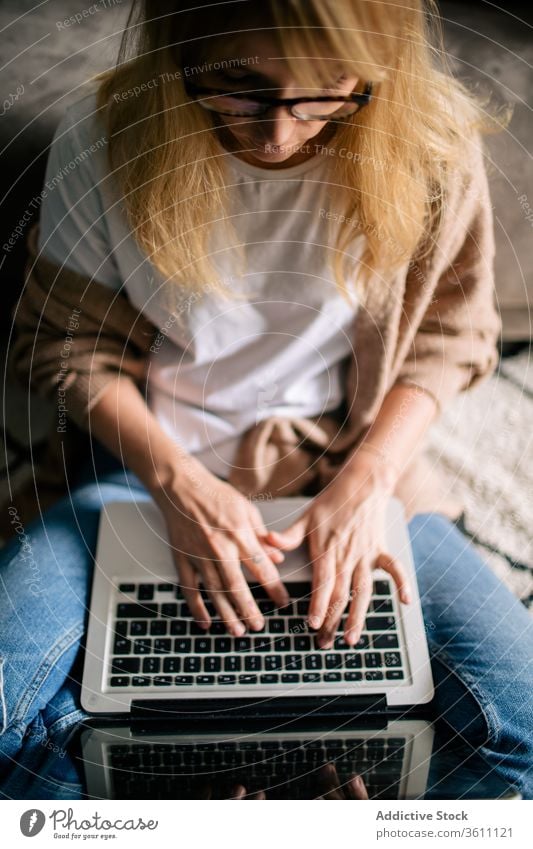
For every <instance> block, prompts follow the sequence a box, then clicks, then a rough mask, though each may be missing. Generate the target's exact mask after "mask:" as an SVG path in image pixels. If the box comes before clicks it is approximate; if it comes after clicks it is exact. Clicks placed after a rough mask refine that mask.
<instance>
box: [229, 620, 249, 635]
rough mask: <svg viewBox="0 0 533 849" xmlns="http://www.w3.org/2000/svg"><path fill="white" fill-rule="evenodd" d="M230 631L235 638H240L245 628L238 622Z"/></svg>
mask: <svg viewBox="0 0 533 849" xmlns="http://www.w3.org/2000/svg"><path fill="white" fill-rule="evenodd" d="M232 631H233V633H234V634H235V636H236V637H242V635H243V634H244V632H245V631H246V628H245V627H244V625H243V624H242V623H241V622H238V623H237V624H236V625H233V626H232Z"/></svg>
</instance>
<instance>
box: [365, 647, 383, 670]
mask: <svg viewBox="0 0 533 849" xmlns="http://www.w3.org/2000/svg"><path fill="white" fill-rule="evenodd" d="M382 665H383V658H382V655H381V652H379V651H369V652H366V653H365V666H366V667H367V669H379V668H380V667H381V666H382Z"/></svg>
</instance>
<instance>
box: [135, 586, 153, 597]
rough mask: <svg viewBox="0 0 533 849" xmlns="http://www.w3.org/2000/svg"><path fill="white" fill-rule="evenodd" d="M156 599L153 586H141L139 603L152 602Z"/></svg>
mask: <svg viewBox="0 0 533 849" xmlns="http://www.w3.org/2000/svg"><path fill="white" fill-rule="evenodd" d="M153 597H154V585H153V584H139V592H138V594H137V598H138V599H139V601H152V599H153Z"/></svg>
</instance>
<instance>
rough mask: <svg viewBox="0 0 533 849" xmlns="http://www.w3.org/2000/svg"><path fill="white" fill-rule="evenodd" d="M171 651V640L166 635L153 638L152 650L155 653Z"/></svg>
mask: <svg viewBox="0 0 533 849" xmlns="http://www.w3.org/2000/svg"><path fill="white" fill-rule="evenodd" d="M171 651H172V640H169V639H167V638H166V637H158V638H157V639H155V640H154V652H155V653H156V654H169V653H170V652H171Z"/></svg>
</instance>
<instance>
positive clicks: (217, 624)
mask: <svg viewBox="0 0 533 849" xmlns="http://www.w3.org/2000/svg"><path fill="white" fill-rule="evenodd" d="M209 633H210V634H225V633H226V626H225V625H224V623H223V622H222V621H221V620H220V619H213V620H212V622H211V625H210V626H209Z"/></svg>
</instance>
